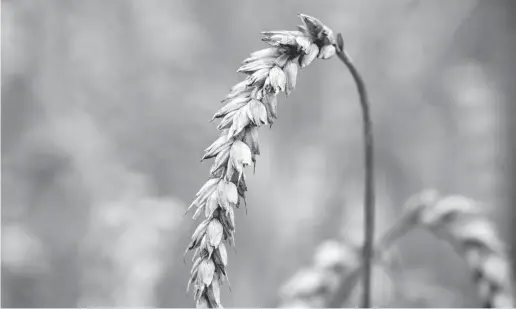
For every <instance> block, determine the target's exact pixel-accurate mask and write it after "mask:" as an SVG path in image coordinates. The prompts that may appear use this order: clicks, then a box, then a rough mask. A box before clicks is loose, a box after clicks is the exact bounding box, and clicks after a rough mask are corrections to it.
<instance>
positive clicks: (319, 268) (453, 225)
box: [280, 190, 514, 308]
mask: <svg viewBox="0 0 516 309" xmlns="http://www.w3.org/2000/svg"><path fill="white" fill-rule="evenodd" d="M418 226H423V227H426V228H428V229H429V230H430V231H431V232H432V233H433V234H435V235H436V236H437V237H439V238H441V239H443V240H447V241H448V242H449V243H450V244H451V245H452V246H453V247H454V248H455V250H456V252H457V253H459V254H460V255H461V256H462V257H464V259H465V261H466V263H467V265H468V266H469V268H470V269H471V270H472V273H473V276H472V279H473V281H474V283H475V284H476V285H477V287H478V289H479V297H480V299H481V300H482V303H483V304H482V305H483V307H484V308H512V307H513V306H514V295H513V282H512V278H511V276H510V263H509V260H508V258H507V254H506V252H505V249H504V246H503V244H502V242H501V241H500V239H499V238H498V236H497V235H496V229H495V227H494V225H493V223H492V222H491V221H490V220H488V219H487V218H486V216H484V215H483V214H482V212H481V211H480V208H479V206H478V205H477V203H475V201H473V200H471V199H468V198H466V197H463V196H456V195H455V196H447V197H444V198H441V197H439V194H438V193H437V191H435V190H425V191H423V192H422V193H420V194H417V195H415V196H413V197H411V198H409V199H408V200H407V202H406V203H405V212H404V214H403V216H402V217H401V219H400V220H399V221H398V222H397V223H396V224H395V225H394V226H393V227H392V228H391V229H390V230H389V231H387V232H386V233H385V234H384V235H383V236H382V238H381V239H380V240H379V241H378V243H377V244H376V246H375V254H374V260H375V261H378V262H380V261H381V260H382V259H383V257H382V254H384V253H385V251H387V250H388V249H389V248H390V247H391V246H392V245H394V244H395V243H396V242H397V241H398V240H399V239H400V238H401V237H403V236H404V235H406V234H407V233H409V232H410V231H411V230H413V229H414V228H417V227H418ZM358 251H359V248H358V247H357V246H350V245H349V244H344V243H338V242H336V241H331V242H327V243H326V244H325V245H323V246H321V247H320V249H319V250H318V252H319V253H318V254H316V259H315V263H314V265H313V266H312V267H311V268H309V269H307V270H303V271H300V272H298V273H297V274H296V275H295V276H294V277H293V278H292V279H291V280H290V281H289V282H288V283H287V284H285V285H284V287H283V289H282V290H281V292H280V293H281V294H282V296H283V298H284V299H285V302H284V303H283V305H282V307H291V308H292V307H306V308H313V307H338V306H341V304H342V303H343V302H344V301H345V300H346V299H347V298H348V297H349V294H350V293H351V290H352V288H353V287H354V286H355V285H356V282H357V281H358V279H359V278H360V273H361V271H362V269H363V268H364V263H363V262H364V261H358V262H357V259H356V256H357V255H358ZM323 254H325V255H327V257H326V258H325V259H322V258H321V256H322V255H323ZM317 256H319V258H318V257H317ZM337 257H340V260H339V258H337Z"/></svg>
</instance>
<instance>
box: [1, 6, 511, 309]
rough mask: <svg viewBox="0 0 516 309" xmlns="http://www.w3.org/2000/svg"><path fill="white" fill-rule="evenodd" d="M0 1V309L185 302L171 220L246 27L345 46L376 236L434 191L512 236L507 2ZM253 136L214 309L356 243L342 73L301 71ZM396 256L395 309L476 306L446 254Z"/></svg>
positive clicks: (438, 248)
mask: <svg viewBox="0 0 516 309" xmlns="http://www.w3.org/2000/svg"><path fill="white" fill-rule="evenodd" d="M1 4H2V13H1V14H2V16H1V17H2V21H1V28H2V193H3V194H2V296H3V298H2V306H6V307H13V306H14V307H35V306H37V307H75V306H130V305H133V306H143V305H145V306H160V307H190V306H193V302H192V297H191V295H188V294H186V293H185V288H186V282H187V279H188V277H189V269H190V267H189V266H190V265H189V264H186V265H185V264H183V262H182V257H181V256H182V253H183V250H184V248H185V246H186V245H187V243H188V241H189V237H190V235H191V232H192V230H193V229H194V227H195V224H193V222H192V221H191V220H190V219H189V218H188V217H183V216H182V214H183V212H184V209H185V208H186V206H185V204H186V203H189V202H190V201H191V199H192V197H193V196H194V194H195V192H196V191H197V190H198V188H199V186H200V185H201V184H202V183H203V181H205V179H206V177H207V174H208V169H209V166H208V164H200V163H199V159H200V157H201V155H202V150H203V149H205V148H206V147H207V146H208V145H209V144H210V142H211V141H213V140H214V138H215V137H216V136H217V130H216V129H215V125H214V124H210V123H209V122H208V120H209V119H211V116H212V114H213V113H214V112H215V111H216V110H217V109H218V108H219V107H220V105H219V102H220V100H222V99H223V97H224V96H225V94H226V93H227V91H228V89H229V88H230V87H231V86H232V85H233V84H235V83H236V82H237V81H239V80H240V79H241V76H238V75H237V73H235V71H236V69H237V68H238V66H239V64H240V62H241V60H243V59H244V58H245V57H246V56H247V55H248V53H249V52H251V51H253V50H257V49H259V48H261V47H262V46H263V47H264V46H265V45H264V43H263V42H261V41H260V38H261V36H260V34H259V32H260V31H262V30H269V29H291V28H292V29H293V28H294V26H295V25H296V24H297V22H298V21H297V19H296V14H297V12H305V13H307V14H310V15H313V16H316V17H317V18H320V19H321V20H322V21H324V22H325V23H326V24H328V26H330V27H331V28H332V29H334V31H337V32H342V33H343V35H344V38H345V44H346V48H347V49H348V50H349V53H350V54H351V55H352V57H353V59H354V61H355V62H356V64H357V66H358V67H359V69H360V70H361V71H362V73H363V75H364V78H365V79H366V82H367V83H368V87H369V91H370V95H371V101H372V104H373V106H372V112H373V118H374V119H373V121H374V125H375V126H374V130H375V134H376V136H375V138H376V160H377V161H376V162H377V164H376V165H377V174H378V181H377V191H378V201H377V205H378V208H379V214H381V217H379V219H378V220H379V223H378V225H379V226H378V232H381V231H382V229H385V228H386V227H388V226H390V224H391V223H392V221H393V218H395V217H396V216H398V215H399V213H400V211H401V204H402V202H403V201H404V200H405V199H406V198H407V197H408V196H409V195H411V194H412V193H414V192H417V191H419V190H421V189H423V188H426V187H435V188H437V189H439V190H440V191H442V192H445V193H446V192H457V193H460V194H464V195H467V196H469V197H471V198H474V199H477V200H482V201H484V202H486V205H488V206H489V207H491V208H492V210H493V212H492V214H493V218H494V219H495V220H496V221H497V222H498V223H499V227H500V229H501V231H502V232H503V233H504V234H503V235H506V237H505V239H506V240H509V237H508V235H511V234H510V231H509V230H508V227H509V224H508V223H509V219H507V218H508V216H507V215H508V214H509V208H508V205H509V200H508V198H509V194H510V189H511V187H510V186H509V185H508V184H507V181H506V179H507V177H508V174H507V173H508V169H507V168H506V167H507V163H508V162H509V161H510V157H509V153H508V151H507V150H508V149H507V148H506V146H505V145H506V143H505V139H506V138H507V137H508V136H510V132H509V131H508V122H507V121H506V120H505V118H504V116H505V109H506V107H507V106H508V105H509V104H510V103H511V102H512V101H514V99H515V98H514V97H513V96H514V95H515V94H514V91H513V90H512V88H511V87H510V81H511V80H514V78H515V74H514V72H512V71H511V70H509V69H508V68H507V67H508V65H509V64H510V63H511V61H512V57H513V54H514V47H515V45H516V44H515V40H514V37H513V36H512V33H513V30H514V23H513V22H511V20H514V17H515V16H514V13H513V11H514V7H513V6H514V5H512V2H511V1H510V0H507V1H499V0H493V1H470V0H455V1H444V0H438V1H413V0H391V1H381V0H370V1H360V0H353V1H336V0H335V1H324V2H317V1H290V0H289V1H283V2H277V1H272V0H267V1H239V2H235V1H217V2H208V1H206V2H203V1H186V0H181V1H180V0H177V1H167V0H113V1H100V0H90V1H79V0H72V1H65V0H48V1H30V0H2V3H1ZM511 27H512V28H511ZM261 131H263V132H261V136H260V142H261V143H262V147H261V156H260V157H259V158H258V165H257V168H256V175H249V176H250V177H248V186H249V197H248V203H247V208H248V215H246V214H245V211H244V210H240V211H238V213H237V218H236V220H237V224H239V226H240V228H239V230H238V233H237V239H236V242H237V246H238V247H237V250H238V251H237V252H236V254H235V253H234V252H233V251H231V250H229V255H230V256H229V259H230V264H229V274H230V278H231V284H232V292H229V290H228V289H227V288H224V289H223V291H222V302H223V304H225V306H226V307H235V306H239V307H245V306H266V307H271V306H275V305H276V304H277V295H278V289H279V287H280V285H281V284H282V283H283V282H284V280H285V279H286V278H288V277H289V276H290V275H292V274H293V273H294V272H295V271H296V270H297V269H298V268H299V267H300V266H301V265H304V264H306V263H307V262H309V260H310V259H311V256H312V254H313V253H312V251H313V250H314V248H315V247H316V246H317V245H318V244H319V243H320V242H321V240H323V239H325V238H327V237H331V236H335V235H338V234H339V233H341V231H342V230H343V231H344V233H345V234H348V235H349V236H350V237H360V236H358V235H361V230H360V229H361V225H360V221H361V220H360V216H361V214H360V207H361V203H362V187H361V186H362V177H363V176H362V175H363V171H362V157H361V154H362V144H361V139H362V137H361V117H360V110H359V107H358V104H357V96H356V91H355V88H354V85H353V83H352V80H351V78H350V77H349V74H348V72H346V70H345V68H344V66H343V65H341V64H339V63H338V62H337V60H335V59H333V60H329V61H319V62H317V63H315V64H314V65H313V66H311V67H309V68H307V69H305V71H304V72H303V74H300V78H299V80H298V83H297V90H296V92H294V93H293V94H292V95H291V96H289V98H288V99H285V98H280V107H279V119H278V120H277V121H276V123H275V125H274V126H273V128H272V131H271V132H268V130H267V129H265V130H261ZM238 222H240V223H238ZM343 228H344V229H343ZM353 235H355V236H353ZM399 255H400V256H401V257H402V259H401V261H402V267H403V269H405V271H404V273H403V275H402V276H400V277H403V278H404V279H403V280H406V281H404V282H405V284H404V285H403V286H404V287H406V288H401V290H403V292H404V295H401V294H400V295H398V296H396V295H397V294H396V295H395V296H392V297H394V299H393V298H392V297H391V296H389V297H387V296H386V297H387V298H386V299H389V302H390V304H395V306H396V307H399V306H401V307H403V306H429V307H436V306H475V304H476V301H477V300H476V298H475V295H476V291H475V288H474V286H473V285H472V284H471V285H469V284H467V283H466V282H469V281H468V279H469V278H468V273H467V271H466V269H465V267H464V266H461V265H462V263H461V261H460V259H459V258H456V257H455V255H454V253H453V252H452V251H451V249H450V248H446V247H443V246H442V245H441V243H440V242H438V241H435V240H433V239H432V238H431V237H427V236H425V235H424V234H414V235H411V236H410V237H407V238H406V240H405V241H404V242H403V245H402V250H401V252H399ZM437 257H438V258H437ZM258 260H259V261H260V262H259V263H257V262H256V261H258ZM188 262H189V261H187V263H188ZM425 278H426V279H425ZM397 281H399V280H397ZM382 282H383V281H382ZM385 282H387V281H385ZM428 286H433V287H437V286H439V289H438V288H432V289H431V290H430V289H429V288H428ZM386 290H389V291H390V290H392V289H391V287H388V288H386ZM446 290H448V291H456V293H455V294H454V295H452V296H450V295H449V293H445V292H444V291H446ZM416 298H417V299H418V300H420V301H415V300H414V299H416ZM408 300H410V301H408Z"/></svg>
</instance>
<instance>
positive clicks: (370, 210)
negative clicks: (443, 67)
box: [337, 47, 375, 308]
mask: <svg viewBox="0 0 516 309" xmlns="http://www.w3.org/2000/svg"><path fill="white" fill-rule="evenodd" d="M337 56H338V57H339V59H340V60H342V62H344V64H345V65H346V66H347V67H348V69H349V71H350V72H351V75H352V76H353V79H354V80H355V84H356V86H357V90H358V94H359V96H360V106H361V107H362V118H363V125H364V131H363V132H364V161H365V162H364V164H365V190H364V204H365V207H364V212H365V215H364V225H365V227H364V233H365V234H364V251H363V263H364V264H363V265H364V291H363V293H364V294H363V296H362V307H363V308H369V307H370V306H371V269H372V266H371V265H372V259H373V255H374V254H373V245H374V231H375V229H374V223H375V206H374V203H375V192H374V163H373V131H372V122H371V116H370V114H369V98H368V96H367V90H366V86H365V83H364V81H363V79H362V76H361V75H360V73H359V72H358V70H357V69H356V67H355V66H354V65H353V62H352V61H351V58H350V57H349V56H348V55H347V53H346V51H345V50H344V49H341V48H339V47H337Z"/></svg>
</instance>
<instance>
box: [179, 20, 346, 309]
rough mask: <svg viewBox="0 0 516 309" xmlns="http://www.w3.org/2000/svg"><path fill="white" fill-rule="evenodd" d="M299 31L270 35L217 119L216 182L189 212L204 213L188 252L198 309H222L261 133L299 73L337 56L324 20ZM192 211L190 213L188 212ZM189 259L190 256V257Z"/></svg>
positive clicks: (209, 154)
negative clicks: (238, 212)
mask: <svg viewBox="0 0 516 309" xmlns="http://www.w3.org/2000/svg"><path fill="white" fill-rule="evenodd" d="M299 17H300V18H301V21H302V22H303V25H302V26H299V27H298V29H299V30H298V31H266V32H262V34H263V35H264V36H265V37H264V38H263V41H265V42H267V43H268V44H269V45H271V47H270V48H266V49H263V50H259V51H256V52H253V53H251V55H250V57H249V58H247V59H245V60H244V61H243V63H242V65H241V67H240V68H239V69H238V71H237V72H241V73H245V74H246V75H247V77H246V78H245V80H244V81H242V82H240V83H238V84H236V85H235V86H234V87H233V88H231V90H230V93H229V94H228V95H227V96H226V98H225V99H224V100H223V101H222V103H224V106H223V107H222V108H220V109H219V110H218V111H217V112H216V113H215V115H214V116H213V119H212V120H214V119H217V118H218V119H221V121H220V123H219V125H218V129H219V130H221V131H222V132H221V134H220V137H219V138H218V139H217V140H216V141H215V142H214V143H213V144H212V145H211V146H210V147H208V148H207V149H206V150H205V154H204V156H203V158H202V160H204V159H209V158H214V162H213V165H212V167H211V170H210V177H209V179H208V181H207V182H206V183H205V184H204V186H203V187H202V188H201V189H200V190H199V192H198V193H197V195H196V199H195V200H194V201H193V202H192V204H191V205H190V207H188V210H190V209H192V208H194V207H196V208H197V209H196V211H195V214H194V215H193V219H194V220H195V219H197V218H198V217H199V216H200V215H201V214H203V213H204V215H205V217H206V219H205V220H203V221H202V222H201V223H200V224H199V226H198V227H197V229H196V230H195V232H194V234H193V236H192V241H191V243H190V245H189V246H188V248H187V252H188V251H189V250H195V253H194V255H193V259H192V261H193V266H192V271H191V278H190V281H189V283H188V287H189V286H190V285H191V284H193V288H194V292H193V293H194V299H195V301H196V306H197V307H198V308H206V307H213V308H221V307H222V306H221V304H220V286H221V285H222V283H223V281H224V280H227V279H228V274H227V271H226V266H227V252H226V247H225V245H224V241H227V242H229V243H230V244H231V245H233V246H234V244H235V238H234V237H235V216H234V208H235V207H236V208H238V207H239V205H240V201H241V200H243V201H244V202H245V192H246V191H247V186H246V176H245V171H244V170H245V168H246V167H247V166H249V165H251V164H253V165H254V166H256V156H257V155H259V154H260V149H259V145H258V128H259V127H260V126H262V125H271V126H272V123H273V121H274V119H276V118H277V95H278V93H280V92H285V94H286V95H287V96H288V95H289V94H290V93H291V92H292V91H293V90H294V88H295V86H296V79H297V73H298V69H299V67H300V68H304V67H306V66H307V65H309V64H310V63H311V62H312V61H313V60H314V59H315V58H316V57H318V58H321V59H328V58H330V57H331V56H333V55H334V54H335V52H336V49H335V46H334V44H335V38H334V36H333V32H332V31H331V30H330V29H329V28H328V27H326V26H325V25H323V24H322V23H321V22H320V21H319V20H317V19H316V18H313V17H311V16H307V15H304V14H299ZM188 210H187V211H188ZM185 254H186V253H185Z"/></svg>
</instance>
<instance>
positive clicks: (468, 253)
mask: <svg viewBox="0 0 516 309" xmlns="http://www.w3.org/2000/svg"><path fill="white" fill-rule="evenodd" d="M415 199H416V200H417V199H420V200H422V201H423V202H422V203H409V205H414V206H415V207H413V208H412V209H409V212H413V213H414V214H416V216H415V217H414V218H415V219H416V223H418V224H420V225H422V226H424V227H426V228H428V230H430V231H431V232H432V233H433V234H434V235H436V236H437V237H438V238H440V239H443V240H446V241H448V242H449V243H450V244H451V245H452V246H453V248H454V249H455V251H456V252H457V253H458V254H460V255H461V256H462V257H463V258H464V261H465V262H466V264H467V265H468V267H469V268H470V269H471V271H472V279H473V281H474V283H475V284H476V285H477V288H478V293H479V298H480V300H481V301H482V306H483V307H484V308H507V307H513V306H514V296H513V282H512V278H511V275H510V273H511V269H510V262H509V259H508V257H507V253H506V250H505V248H504V245H503V243H502V241H501V240H500V239H499V237H498V235H497V232H496V228H495V226H494V223H493V222H492V221H490V220H489V219H488V218H487V217H486V216H485V214H483V213H482V211H481V208H480V207H479V205H478V204H477V203H476V202H475V201H474V200H472V199H469V198H466V197H464V196H459V195H451V196H446V197H444V198H438V197H437V193H436V192H435V191H434V192H432V191H427V192H423V193H422V194H421V195H420V196H419V197H415Z"/></svg>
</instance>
